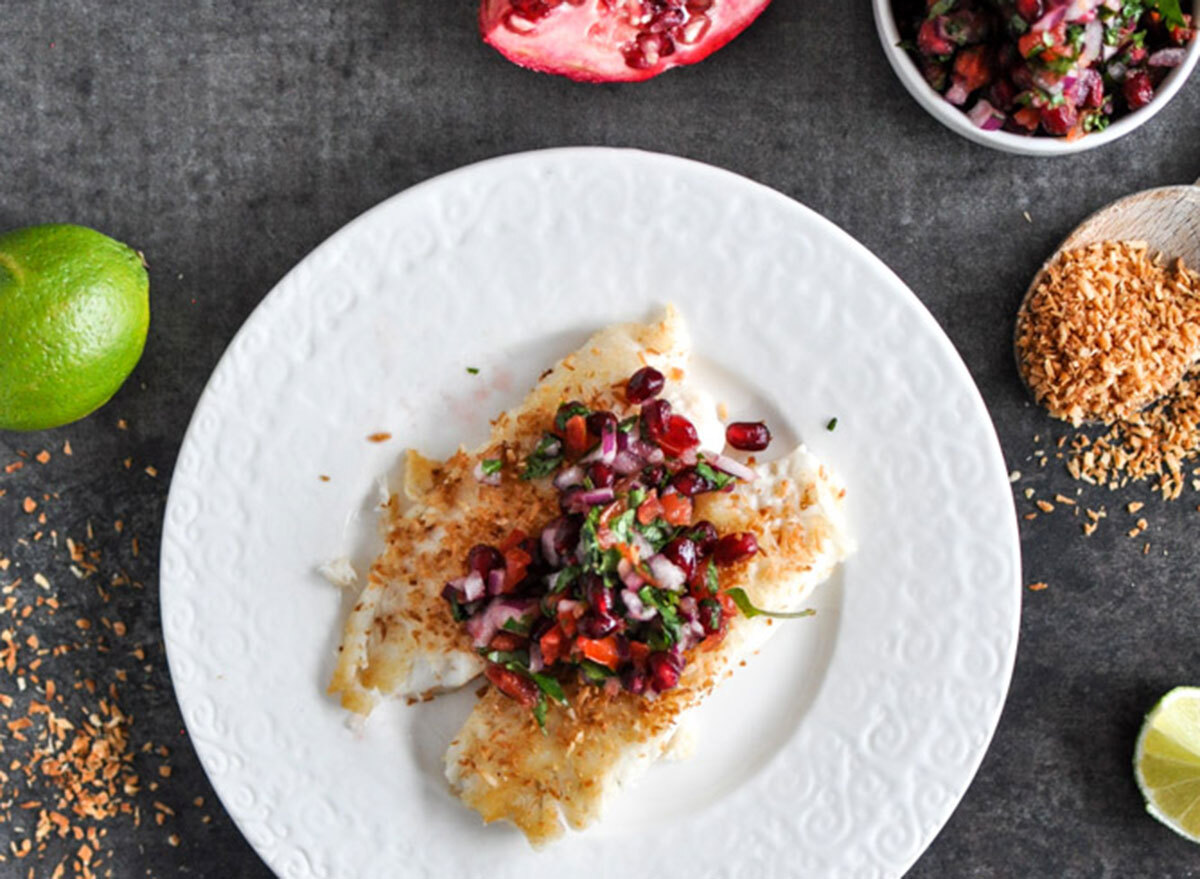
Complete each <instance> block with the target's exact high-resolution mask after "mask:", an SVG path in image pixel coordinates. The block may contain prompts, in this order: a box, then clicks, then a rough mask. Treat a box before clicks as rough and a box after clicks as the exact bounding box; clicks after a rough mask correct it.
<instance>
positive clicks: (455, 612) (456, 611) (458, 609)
mask: <svg viewBox="0 0 1200 879" xmlns="http://www.w3.org/2000/svg"><path fill="white" fill-rule="evenodd" d="M449 601H450V616H452V617H454V622H456V623H461V622H462V621H463V620H465V619H466V618H467V617H469V616H470V614H469V613H467V609H466V608H465V607H463V606H462V605H461V604H459V603H458V602H457V601H455V600H454V599H453V598H451V599H449Z"/></svg>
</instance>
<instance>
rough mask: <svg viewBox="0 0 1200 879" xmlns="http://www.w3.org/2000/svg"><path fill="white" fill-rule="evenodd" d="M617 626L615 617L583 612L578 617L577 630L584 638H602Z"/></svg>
mask: <svg viewBox="0 0 1200 879" xmlns="http://www.w3.org/2000/svg"><path fill="white" fill-rule="evenodd" d="M616 627H617V620H616V618H615V617H611V616H608V615H604V616H601V615H600V614H598V613H585V614H584V615H583V616H581V617H580V618H579V631H580V633H581V634H582V635H583V636H584V637H585V638H603V637H604V636H605V635H607V634H609V633H610V632H612V630H613V629H615V628H616Z"/></svg>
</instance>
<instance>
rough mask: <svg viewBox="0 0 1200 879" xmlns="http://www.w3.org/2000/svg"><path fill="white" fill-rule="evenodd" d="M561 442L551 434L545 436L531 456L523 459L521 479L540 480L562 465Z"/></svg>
mask: <svg viewBox="0 0 1200 879" xmlns="http://www.w3.org/2000/svg"><path fill="white" fill-rule="evenodd" d="M562 459H563V445H562V440H560V439H559V438H558V437H556V436H555V435H554V434H552V433H548V434H545V435H544V436H543V437H542V438H541V440H540V441H539V442H538V444H537V448H535V449H534V450H533V454H532V455H530V456H529V457H528V458H526V459H525V469H524V470H522V471H521V478H522V479H540V478H541V477H543V476H549V475H550V474H551V473H553V472H554V471H555V470H557V469H558V465H559V464H561V463H562Z"/></svg>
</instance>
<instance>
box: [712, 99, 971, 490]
mask: <svg viewBox="0 0 1200 879" xmlns="http://www.w3.org/2000/svg"><path fill="white" fill-rule="evenodd" d="M980 103H987V102H986V101H981V102H980ZM988 106H991V105H990V104H989V105H988ZM704 459H705V460H706V461H708V463H710V464H712V465H713V466H714V467H716V468H717V469H718V470H722V471H724V472H725V473H728V474H729V475H730V476H736V477H737V478H738V479H743V480H745V481H746V482H753V481H754V480H756V479H758V474H757V473H755V472H754V471H753V470H752V469H750V468H749V467H747V466H746V465H745V464H743V463H742V462H741V461H738V460H736V459H735V458H731V457H729V456H728V455H713V454H711V453H708V452H705V453H704Z"/></svg>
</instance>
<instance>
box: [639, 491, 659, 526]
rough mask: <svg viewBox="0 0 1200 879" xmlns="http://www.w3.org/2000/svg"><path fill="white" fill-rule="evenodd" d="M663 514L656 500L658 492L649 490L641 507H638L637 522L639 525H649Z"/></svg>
mask: <svg viewBox="0 0 1200 879" xmlns="http://www.w3.org/2000/svg"><path fill="white" fill-rule="evenodd" d="M662 514H663V505H662V503H661V502H660V501H659V499H658V491H656V490H655V489H653V488H652V489H650V493H649V494H648V495H646V499H645V500H644V501H642V505H641V506H640V507H638V511H637V520H638V523H639V524H642V525H649V524H650V523H651V522H653V521H654V520H655V519H657V518H658V517H659V516H661V515H662Z"/></svg>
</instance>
